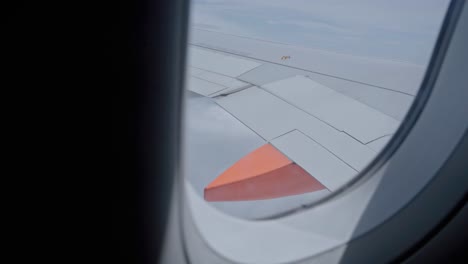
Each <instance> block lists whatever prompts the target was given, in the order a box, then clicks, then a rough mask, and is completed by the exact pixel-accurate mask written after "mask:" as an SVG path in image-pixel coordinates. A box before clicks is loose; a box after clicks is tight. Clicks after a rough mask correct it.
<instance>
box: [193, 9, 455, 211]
mask: <svg viewBox="0 0 468 264" xmlns="http://www.w3.org/2000/svg"><path fill="white" fill-rule="evenodd" d="M448 4H449V1H448V0H430V1H426V0H417V1H404V0H398V1H374V0H368V1H347V0H336V1H329V0H319V1H302V0H288V1H280V0H235V1H234V0H216V1H215V0H194V1H192V4H191V14H190V33H189V43H188V48H187V49H188V62H187V76H186V90H187V91H186V105H185V111H186V113H185V118H186V120H185V134H184V138H185V168H184V171H185V180H186V183H187V186H188V188H190V189H191V190H193V193H195V194H196V195H197V197H198V198H200V199H201V200H203V201H204V202H205V203H209V204H210V205H211V206H213V207H215V208H216V209H217V210H219V211H221V212H223V213H225V214H228V215H231V216H235V217H239V218H243V219H251V220H256V219H268V218H271V217H275V216H278V215H281V214H282V213H283V212H285V211H288V210H293V209H295V208H300V207H302V206H305V205H308V204H311V203H314V202H317V201H319V200H321V199H323V198H324V197H327V196H328V195H330V194H331V193H332V192H334V191H337V190H340V189H341V188H342V187H343V186H345V185H346V184H347V183H348V182H349V181H350V180H351V179H353V178H354V177H356V176H358V175H359V173H360V172H361V171H362V170H364V169H365V168H366V166H367V165H368V164H369V163H370V162H371V161H372V160H373V159H374V158H375V157H376V155H377V154H378V153H379V152H380V151H382V150H384V148H385V146H386V144H387V143H388V142H389V141H390V140H391V138H392V136H393V135H394V134H395V132H396V130H397V129H398V127H399V125H400V124H401V123H402V122H403V121H404V118H405V115H406V112H407V111H408V109H409V108H410V106H411V104H412V102H413V100H414V99H415V97H416V96H417V95H418V90H419V87H420V85H421V82H422V79H423V77H424V74H425V71H426V67H427V65H428V62H429V59H430V56H431V53H432V50H433V47H434V44H435V41H436V39H437V36H438V34H439V29H440V26H441V23H442V20H443V18H444V15H445V12H446V10H447V7H448Z"/></svg>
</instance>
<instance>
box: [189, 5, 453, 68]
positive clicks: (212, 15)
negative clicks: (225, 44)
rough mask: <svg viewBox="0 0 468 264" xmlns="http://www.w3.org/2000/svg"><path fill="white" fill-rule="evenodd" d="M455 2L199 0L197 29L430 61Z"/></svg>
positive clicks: (400, 58)
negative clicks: (443, 22)
mask: <svg viewBox="0 0 468 264" xmlns="http://www.w3.org/2000/svg"><path fill="white" fill-rule="evenodd" d="M448 3H449V0H411V1H407V0H354V1H349V0H195V1H194V2H193V5H192V6H193V9H192V16H193V18H194V19H193V20H192V23H193V24H192V25H194V26H196V27H202V28H205V29H211V30H217V31H222V32H225V33H230V34H237V35H243V36H251V37H256V38H263V39H268V40H272V41H278V42H287V43H291V44H295V45H299V46H305V47H308V46H310V47H311V48H320V49H328V50H330V49H331V50H332V51H339V52H345V53H352V54H356V55H364V56H374V57H387V58H391V59H399V60H406V61H412V62H418V63H425V62H426V61H427V59H428V57H429V55H430V52H431V50H432V47H433V44H434V41H435V38H436V36H437V34H438V30H439V27H440V24H441V21H442V19H443V16H444V14H445V11H446V9H447V6H448Z"/></svg>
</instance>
